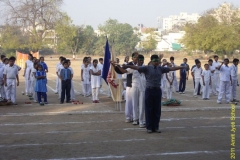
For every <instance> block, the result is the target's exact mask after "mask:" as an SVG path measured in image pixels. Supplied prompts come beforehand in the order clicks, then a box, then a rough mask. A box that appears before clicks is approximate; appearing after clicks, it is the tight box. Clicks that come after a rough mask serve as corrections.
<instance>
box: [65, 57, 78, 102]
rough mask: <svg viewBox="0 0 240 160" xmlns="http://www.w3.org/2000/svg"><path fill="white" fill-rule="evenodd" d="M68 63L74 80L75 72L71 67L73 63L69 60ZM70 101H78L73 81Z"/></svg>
mask: <svg viewBox="0 0 240 160" xmlns="http://www.w3.org/2000/svg"><path fill="white" fill-rule="evenodd" d="M67 62H68V69H70V71H71V74H72V78H73V76H74V72H73V69H72V68H71V67H70V66H71V61H70V60H67ZM70 99H71V101H75V100H76V96H75V90H74V85H73V81H72V80H71V91H70Z"/></svg>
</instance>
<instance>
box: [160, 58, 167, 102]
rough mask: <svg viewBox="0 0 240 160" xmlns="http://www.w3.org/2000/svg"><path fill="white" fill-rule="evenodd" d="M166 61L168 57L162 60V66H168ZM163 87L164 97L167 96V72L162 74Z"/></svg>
mask: <svg viewBox="0 0 240 160" xmlns="http://www.w3.org/2000/svg"><path fill="white" fill-rule="evenodd" d="M165 63H167V60H166V59H163V60H162V64H163V65H162V67H167V65H165ZM161 89H162V98H166V96H167V78H166V74H163V75H162V79H161Z"/></svg>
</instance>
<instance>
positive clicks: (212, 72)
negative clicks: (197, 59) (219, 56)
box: [208, 59, 217, 96]
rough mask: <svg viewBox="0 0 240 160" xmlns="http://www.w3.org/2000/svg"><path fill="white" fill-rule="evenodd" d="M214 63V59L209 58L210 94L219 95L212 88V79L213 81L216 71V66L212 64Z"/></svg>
mask: <svg viewBox="0 0 240 160" xmlns="http://www.w3.org/2000/svg"><path fill="white" fill-rule="evenodd" d="M212 64H213V60H212V59H209V60H208V66H209V70H210V71H211V85H210V86H209V87H210V91H209V95H210V96H211V95H217V93H213V89H212V83H213V82H212V81H213V79H214V78H213V74H214V72H215V68H214V66H213V65H212Z"/></svg>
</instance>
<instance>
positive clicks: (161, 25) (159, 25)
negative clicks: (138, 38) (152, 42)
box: [157, 16, 163, 31]
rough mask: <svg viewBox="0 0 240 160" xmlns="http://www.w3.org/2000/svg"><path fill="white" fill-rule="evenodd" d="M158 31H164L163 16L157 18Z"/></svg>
mask: <svg viewBox="0 0 240 160" xmlns="http://www.w3.org/2000/svg"><path fill="white" fill-rule="evenodd" d="M157 29H158V30H159V31H161V30H163V17H162V16H159V17H157Z"/></svg>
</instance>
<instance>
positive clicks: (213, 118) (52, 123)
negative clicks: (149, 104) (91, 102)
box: [0, 117, 240, 126]
mask: <svg viewBox="0 0 240 160" xmlns="http://www.w3.org/2000/svg"><path fill="white" fill-rule="evenodd" d="M230 118H231V117H197V118H165V119H161V122H171V121H182V120H183V121H184V120H220V119H230ZM235 118H236V119H239V118H240V117H235ZM109 122H122V121H114V120H106V121H84V122H42V123H2V124H0V126H35V125H63V124H84V123H109Z"/></svg>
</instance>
